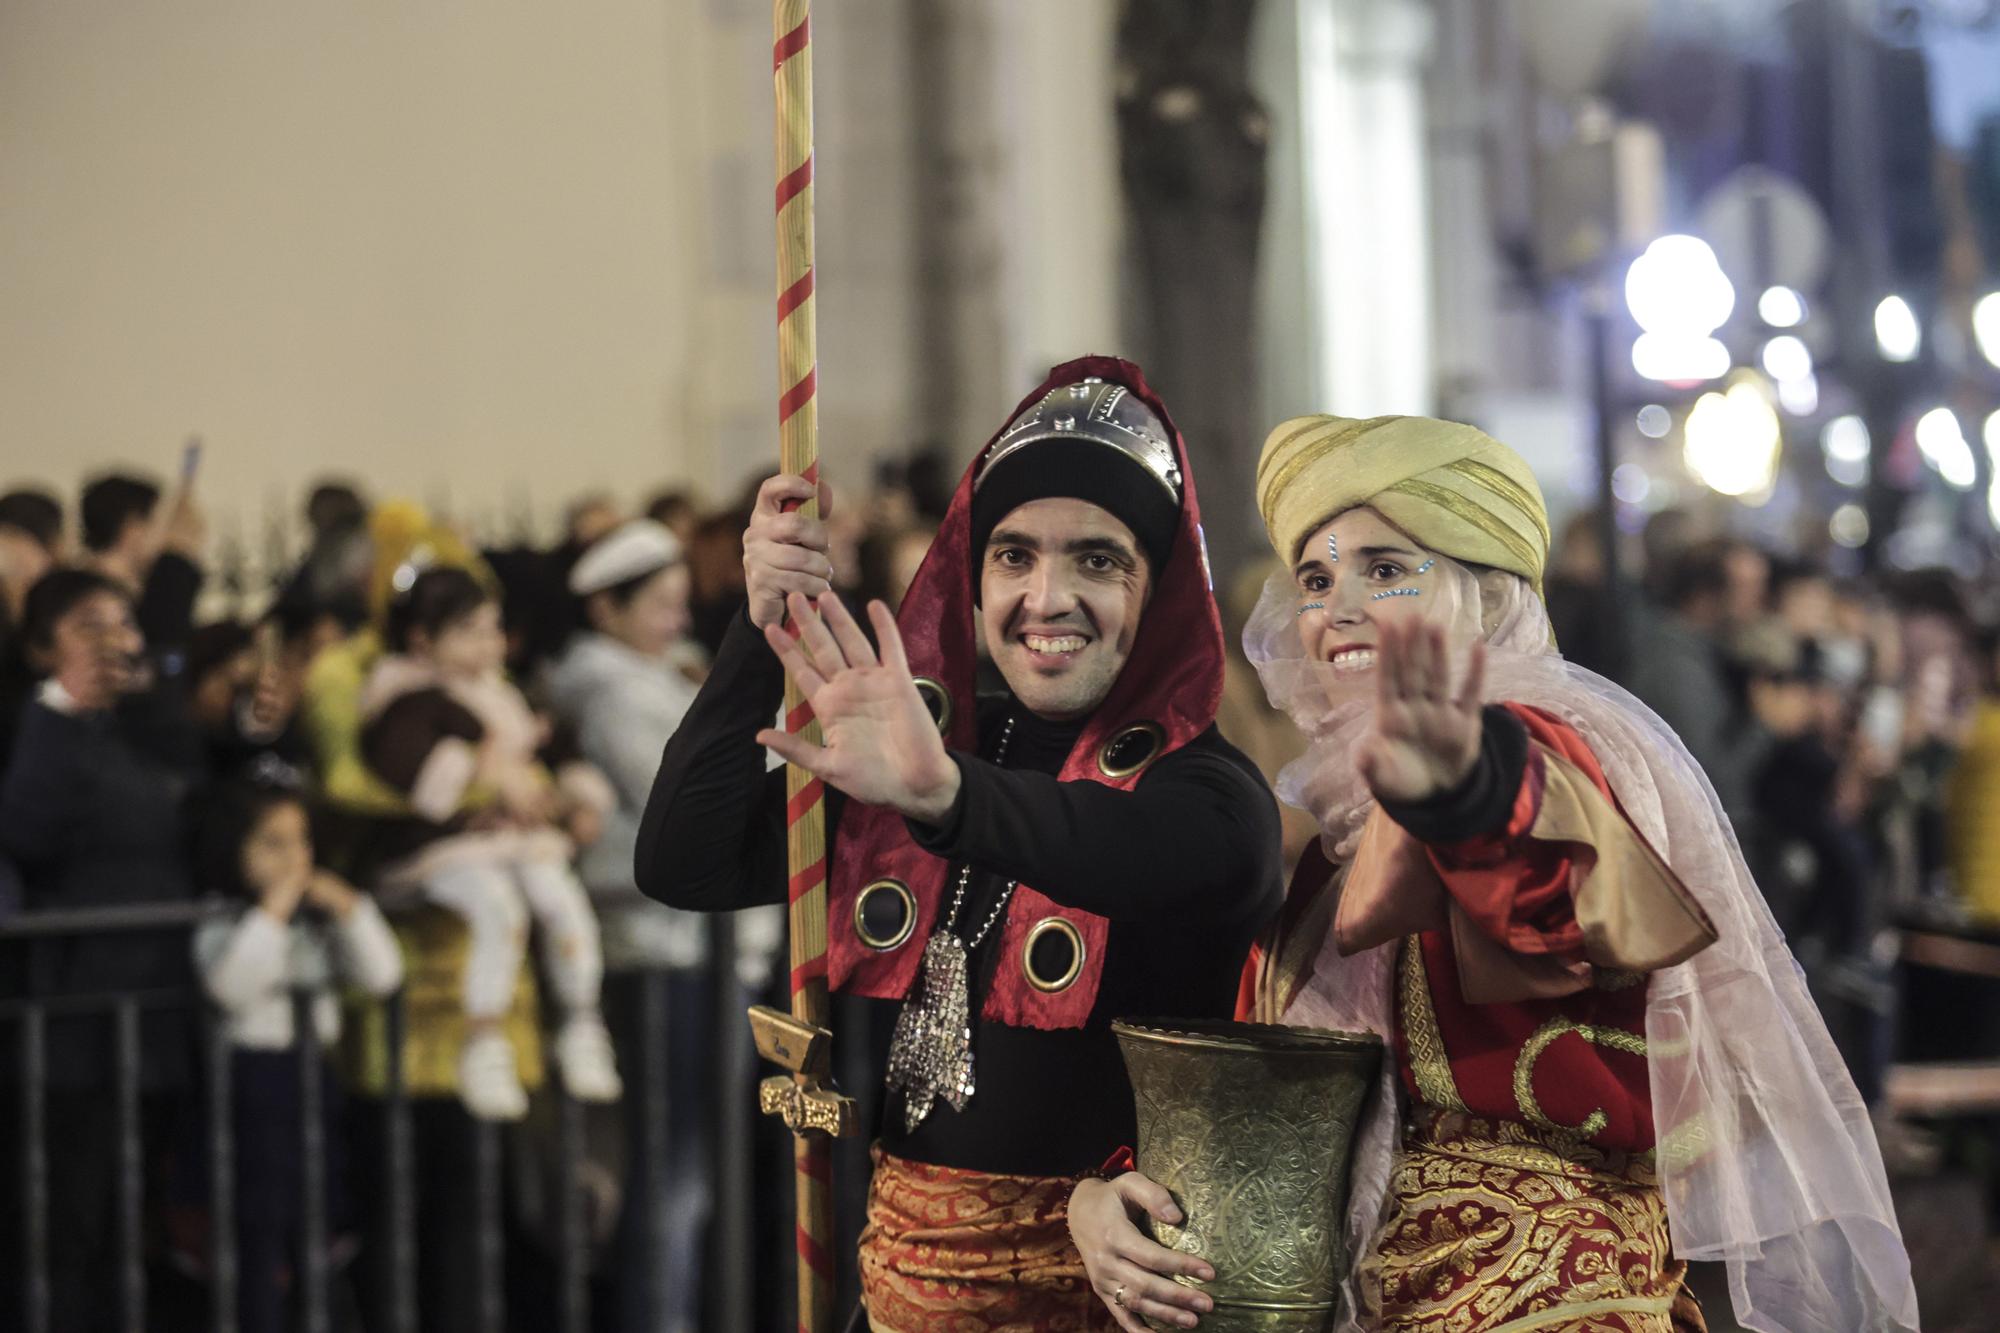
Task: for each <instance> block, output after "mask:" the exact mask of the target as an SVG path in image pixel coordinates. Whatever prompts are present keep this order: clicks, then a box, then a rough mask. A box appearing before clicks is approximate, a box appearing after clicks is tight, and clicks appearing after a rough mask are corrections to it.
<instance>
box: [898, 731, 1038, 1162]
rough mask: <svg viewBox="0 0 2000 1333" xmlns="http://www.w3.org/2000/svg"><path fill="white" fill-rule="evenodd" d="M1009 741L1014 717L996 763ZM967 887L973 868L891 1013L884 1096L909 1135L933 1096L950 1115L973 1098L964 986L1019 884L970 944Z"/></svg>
mask: <svg viewBox="0 0 2000 1333" xmlns="http://www.w3.org/2000/svg"><path fill="white" fill-rule="evenodd" d="M1013 738H1014V719H1013V718H1012V717H1009V718H1008V719H1007V723H1006V725H1005V726H1004V727H1002V728H1001V730H1000V752H999V754H998V755H997V756H995V758H994V761H993V762H994V763H996V764H1005V763H1006V762H1007V742H1009V741H1011V740H1012V739H1013ZM971 883H972V867H971V866H969V865H966V866H961V867H959V871H958V887H957V888H956V889H955V890H954V891H953V892H952V895H951V909H950V910H949V911H948V912H946V913H945V918H944V924H943V925H942V926H940V927H938V929H937V930H936V931H934V932H932V934H931V937H930V940H929V942H928V943H926V944H925V945H924V956H923V961H922V962H921V963H919V964H918V965H917V980H916V984H915V985H913V986H912V987H910V993H909V995H908V996H907V997H906V998H905V999H904V1000H903V1012H902V1013H900V1014H898V1015H897V1016H896V1033H895V1036H894V1037H893V1038H891V1039H890V1042H889V1073H888V1078H887V1080H886V1081H887V1084H888V1087H889V1089H890V1091H892V1092H894V1091H900V1092H901V1093H902V1094H903V1132H904V1133H906V1134H913V1133H915V1132H916V1129H917V1126H918V1125H921V1124H922V1123H923V1122H924V1117H926V1116H928V1115H929V1114H930V1113H931V1107H932V1106H933V1105H935V1104H936V1102H937V1100H938V1099H939V1098H943V1099H944V1101H945V1103H946V1105H948V1106H950V1107H951V1109H952V1110H954V1111H963V1110H964V1109H965V1104H966V1102H968V1101H970V1100H971V1099H972V1088H973V1082H972V1014H971V992H970V988H969V986H968V984H967V973H968V971H969V967H970V956H971V953H972V951H973V950H974V949H977V948H978V947H979V946H980V944H981V943H982V942H983V941H984V940H985V939H986V937H987V935H988V934H990V933H991V932H992V930H993V927H994V924H995V923H996V922H998V921H999V920H1000V917H1001V915H1002V914H1003V913H1004V912H1005V911H1006V910H1007V904H1008V903H1009V902H1010V901H1011V900H1012V899H1013V897H1014V886H1015V885H1016V884H1018V883H1020V881H1019V880H1009V881H1008V882H1007V887H1006V888H1004V889H1002V890H1001V891H1000V897H999V899H998V900H997V901H996V902H995V903H994V904H993V910H992V911H990V912H988V913H987V914H986V920H985V921H984V922H982V923H980V927H979V929H978V930H977V931H976V932H975V933H974V934H973V936H972V938H971V939H970V940H967V941H965V942H963V943H961V942H960V940H959V938H958V914H959V911H960V909H962V908H963V907H964V906H965V891H966V888H967V886H969V885H970V884H971Z"/></svg>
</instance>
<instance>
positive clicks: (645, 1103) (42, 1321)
mask: <svg viewBox="0 0 2000 1333" xmlns="http://www.w3.org/2000/svg"><path fill="white" fill-rule="evenodd" d="M211 910H213V909H212V908H211V907H209V906H207V905H205V904H202V903H170V904H159V905H146V906H136V907H118V908H103V909H96V910H87V911H43V912H32V913H24V914H20V915H16V916H13V917H10V918H7V919H4V920H0V950H5V949H11V948H15V947H18V946H19V945H21V944H24V943H30V942H32V941H36V940H56V939H75V938H81V937H88V936H103V935H113V934H132V933H141V932H166V931H174V932H179V933H182V934H184V935H185V934H189V933H191V931H192V929H193V928H194V926H195V925H197V924H198V923H199V922H201V921H202V920H203V919H205V917H206V915H207V913H208V912H209V911H211ZM712 924H713V927H714V928H713V930H712V935H711V938H712V941H713V943H714V944H715V945H716V946H718V947H717V948H716V949H715V950H714V954H713V958H714V968H713V970H714V976H715V978H716V980H715V994H716V998H717V1001H718V1004H717V1013H718V1014H719V1015H721V1018H720V1020H719V1021H720V1023H721V1024H722V1025H724V1031H725V1032H726V1031H728V1030H729V1029H728V1027H727V1025H728V1024H729V1022H730V1020H731V1019H732V1018H733V1017H735V1016H736V1015H738V1014H739V1013H740V1010H741V1004H740V992H739V991H738V989H737V987H736V983H735V967H734V954H735V948H734V932H733V923H732V922H730V921H729V920H728V919H727V918H726V917H719V918H715V919H714V921H713V923H712ZM639 981H640V992H641V1011H640V1021H639V1031H640V1034H641V1038H640V1043H639V1044H640V1047H641V1049H640V1050H639V1051H638V1052H636V1053H635V1054H636V1055H637V1056H638V1057H639V1058H638V1059H637V1060H636V1062H635V1063H636V1066H637V1067H636V1068H634V1069H631V1070H629V1071H628V1080H627V1092H626V1096H627V1098H633V1097H636V1098H637V1099H638V1103H639V1104H638V1106H637V1107H636V1116H635V1117H634V1119H635V1120H636V1124H637V1126H638V1134H637V1136H636V1139H635V1142H634V1145H633V1146H634V1148H635V1150H636V1151H637V1152H638V1153H639V1154H641V1156H640V1158H639V1163H640V1169H639V1170H638V1171H637V1172H636V1173H635V1175H636V1176H637V1178H638V1179H640V1180H643V1181H645V1182H646V1185H645V1193H642V1194H640V1195H637V1196H635V1197H633V1198H630V1199H628V1200H627V1201H626V1207H628V1208H634V1207H636V1208H638V1209H640V1210H641V1213H640V1216H641V1218H642V1219H643V1225H644V1227H645V1232H644V1243H643V1248H644V1251H645V1252H646V1253H647V1254H659V1253H661V1252H662V1250H663V1249H664V1245H665V1240H666V1238H665V1237H664V1236H663V1235H661V1234H659V1231H660V1227H659V1220H658V1219H659V1215H660V1214H659V1208H658V1206H657V1203H658V1201H657V1200H656V1199H655V1198H653V1197H652V1195H651V1191H652V1189H653V1188H654V1185H655V1183H656V1182H657V1181H658V1179H659V1172H658V1171H657V1170H656V1169H655V1168H656V1166H657V1164H659V1163H661V1162H663V1161H665V1160H666V1154H667V1150H668V1144H667V1130H666V1124H667V1096H668V1088H667V1079H666V1058H665V1052H666V1034H667V1013H666V1009H667V988H666V977H665V974H664V973H659V972H643V973H640V974H639ZM294 1004H295V1006H296V1007H295V1010H294V1016H295V1022H294V1036H295V1041H296V1046H295V1050H296V1054H297V1057H298V1060H297V1069H298V1079H299V1101H300V1126H301V1128H300V1141H299V1153H300V1162H301V1168H302V1182H301V1206H302V1212H303V1228H304V1231H303V1235H302V1237H301V1242H300V1249H301V1250H302V1252H303V1253H302V1254H301V1255H300V1256H299V1258H300V1264H299V1268H298V1271H297V1274H296V1280H297V1285H298V1291H299V1298H298V1305H299V1309H300V1313H301V1318H302V1321H303V1322H302V1324H301V1327H302V1328H304V1329H305V1330H306V1333H331V1330H332V1319H333V1313H332V1293H331V1274H330V1273H329V1271H328V1262H327V1260H328V1255H327V1239H328V1238H327V1235H326V1206H325V1205H326V1199H327V1189H328V1181H327V1175H326V1164H327V1144H326V1143H325V1142H324V1141H323V1134H324V1129H323V1120H322V1115H323V1110H324V1098H325V1089H324V1087H323V1084H322V1080H323V1078H324V1066H323V1063H322V1060H321V1054H322V1052H321V1048H320V1044H319V1035H318V1030H317V1028H316V1027H315V1026H314V1024H313V1022H312V1021H311V998H310V995H309V994H307V993H303V992H302V993H300V994H299V995H297V996H295V997H294ZM384 1004H385V1007H386V1013H385V1027H384V1036H385V1044H386V1046H387V1048H388V1050H387V1054H388V1068H387V1078H386V1083H385V1088H384V1093H383V1098H382V1108H383V1122H384V1134H383V1136H382V1137H383V1146H382V1160H381V1163H380V1165H381V1169H382V1172H383V1177H382V1189H383V1193H384V1198H385V1206H384V1209H383V1212H384V1215H385V1218H384V1220H385V1222H386V1232H385V1234H382V1235H379V1236H375V1237H373V1239H375V1240H376V1241H377V1243H380V1244H383V1245H384V1247H385V1251H386V1253H385V1254H384V1255H383V1256H382V1269H381V1271H382V1272H383V1274H384V1281H383V1286H384V1288H385V1293H384V1299H383V1300H382V1301H381V1303H380V1307H379V1309H378V1310H376V1311H373V1312H371V1313H370V1314H369V1315H364V1317H363V1319H362V1321H361V1322H362V1325H363V1326H364V1327H366V1328H369V1329H374V1328H378V1327H379V1328H384V1329H387V1330H389V1331H390V1333H417V1330H418V1327H419V1320H418V1308H419V1307H418V1292H417V1258H418V1238H417V1235H416V1224H417V1201H416V1197H415V1185H416V1167H417V1160H416V1140H415V1134H414V1128H413V1125H412V1121H411V1099H410V1097H409V1093H408V1089H407V1086H406V1083H405V1071H404V1068H403V1046H404V1041H403V1038H404V1031H405V1014H404V1010H403V997H402V995H401V993H400V992H399V993H397V994H395V995H392V996H390V997H389V998H388V999H387V1000H386V1001H384ZM187 1009H194V1010H196V1011H198V1012H199V1013H201V1014H202V1016H203V1020H204V1021H203V1024H202V1049H203V1056H204V1059H203V1063H204V1066H205V1073H206V1090H205V1096H206V1099H207V1111H208V1143H207V1148H208V1154H209V1181H208V1189H209V1194H210V1199H209V1209H210V1220H211V1226H210V1231H211V1242H210V1246H211V1248H210V1262H209V1272H208V1287H209V1313H210V1318H209V1328H210V1329H211V1330H213V1333H235V1330H236V1328H237V1310H236V1285H237V1270H238V1258H239V1256H238V1248H239V1239H240V1238H239V1234H238V1230H237V1226H236V1219H235V1218H234V1216H233V1214H234V1207H235V1188H234V1187H235V1170H234V1167H235V1161H234V1159H235V1147H236V1144H235V1118H234V1116H233V1114H232V1107H231V1089H230V1064H231V1061H230V1054H231V1048H230V1045H229V1041H228V1038H227V1030H226V1027H225V1025H224V1023H223V1022H222V1021H221V1018H220V1015H219V1014H218V1013H217V1012H216V1011H215V1010H214V1008H213V1007H212V1006H210V1005H209V1004H208V1003H207V1002H206V999H205V997H204V996H203V995H202V994H201V992H200V989H199V986H198V984H197V985H189V986H187V987H183V988H176V989H170V990H147V991H124V992H107V993H103V994H93V995H63V996H38V995H24V996H18V997H9V998H6V999H4V1000H0V1025H6V1026H12V1027H13V1028H14V1029H15V1030H16V1032H17V1033H18V1036H19V1068H18V1077H19V1089H18V1093H19V1108H18V1109H19V1114H20V1123H21V1131H22V1132H21V1141H20V1143H19V1145H18V1150H19V1153H20V1167H21V1181H22V1192H23V1195H24V1197H23V1198H22V1199H21V1200H20V1201H19V1210H18V1213H17V1216H19V1217H20V1218H21V1219H22V1222H23V1226H22V1232H23V1244H22V1251H21V1253H20V1255H19V1256H18V1260H19V1263H20V1265H21V1268H20V1276H21V1283H20V1286H21V1289H22V1305H23V1308H22V1309H21V1310H19V1311H18V1312H7V1311H0V1327H8V1328H17V1329H20V1330H23V1333H51V1323H50V1320H51V1304H52V1303H51V1295H52V1292H51V1288H50V1274H49V1259H50V1254H49V1202H50V1200H49V1159H48V1143H47V1140H48V1128H49V1126H48V1123H47V1115H46V1099H47V1083H48V1054H49V1052H48V1040H47V1026H48V1020H49V1018H50V1017H51V1016H54V1015H64V1016H67V1015H98V1014H101V1015H105V1016H107V1018H108V1021H109V1022H110V1023H111V1024H112V1028H113V1033H114V1036H115V1059H114V1063H115V1078H114V1087H113V1089H112V1091H113V1094H114V1104H115V1107H116V1126H117V1145H116V1154H117V1164H118V1169H117V1207H116V1210H115V1216H116V1239H117V1246H116V1249H117V1254H118V1261H117V1271H116V1289H117V1292H118V1297H119V1308H120V1325H119V1326H120V1327H121V1328H122V1329H124V1330H127V1331H128V1333H145V1330H146V1329H147V1328H148V1321H147V1286H146V1252H145V1226H144V1223H145V1204H146V1200H145V1197H144V1191H145V1183H144V1181H145V1162H144V1160H143V1157H144V1153H143V1144H142V1136H141V1118H140V1065H141V1053H140V1017H141V1015H142V1014H143V1013H148V1012H155V1011H171V1010H187ZM714 1050H715V1052H716V1056H715V1059H716V1069H715V1076H716V1077H715V1080H714V1083H713V1084H712V1085H711V1086H712V1088H713V1089H714V1092H713V1095H714V1097H715V1098H716V1103H717V1105H716V1111H717V1115H716V1124H717V1142H716V1143H715V1144H714V1145H713V1147H714V1150H715V1156H714V1160H715V1163H716V1181H715V1197H714V1203H713V1213H712V1216H711V1219H710V1236H711V1241H710V1251H711V1255H712V1258H711V1261H710V1263H709V1264H708V1265H707V1272H706V1273H705V1274H704V1281H705V1282H707V1283H710V1284H713V1285H714V1286H715V1287H716V1291H715V1295H714V1299H713V1302H712V1304H711V1306H710V1309H711V1311H712V1315H713V1319H712V1326H713V1327H714V1328H715V1329H716V1330H717V1333H749V1329H750V1326H751V1317H752V1316H751V1288H750V1283H751V1271H750V1270H751V1265H750V1264H749V1262H748V1258H749V1256H750V1254H751V1253H752V1246H751V1242H750V1233H751V1222H750V1218H751V1212H752V1209H751V1170H750V1153H751V1150H752V1145H751V1139H750V1131H749V1129H748V1125H749V1121H748V1119H747V1115H748V1112H747V1110H746V1106H745V1102H744V1098H743V1097H742V1096H741V1095H740V1093H738V1092H736V1091H735V1089H738V1088H747V1087H748V1086H749V1082H750V1078H751V1070H750V1060H749V1053H748V1041H747V1038H746V1039H745V1040H743V1041H740V1042H739V1041H731V1040H718V1041H717V1042H716V1043H715V1045H714ZM554 1095H555V1097H556V1099H557V1115H558V1145H559V1146H558V1157H557V1160H558V1170H557V1185H558V1190H559V1201H558V1205H557V1210H556V1217H557V1226H556V1235H557V1244H556V1276H557V1300H556V1315H557V1322H556V1325H555V1327H556V1329H557V1330H558V1333H586V1330H588V1329H589V1328H590V1327H591V1326H592V1324H591V1303H590V1269H591V1263H590V1237H589V1235H588V1233H587V1228H588V1221H587V1219H586V1216H585V1208H584V1195H583V1190H582V1188H581V1184H580V1176H581V1170H580V1168H581V1165H582V1162H583V1157H584V1146H585V1145H584V1113H583V1108H582V1107H581V1106H580V1105H578V1104H577V1103H576V1102H575V1101H574V1100H573V1099H571V1098H570V1097H568V1096H567V1095H566V1094H564V1093H562V1092H561V1090H560V1084H559V1083H557V1084H556V1087H555V1089H554ZM467 1123H468V1125H469V1127H470V1129H469V1132H470V1133H471V1134H472V1136H473V1142H472V1161H473V1164H474V1166H473V1171H472V1173H471V1175H472V1178H471V1180H470V1182H469V1183H468V1188H469V1189H470V1191H471V1194H472V1197H473V1202H474V1209H473V1212H474V1217H475V1227H476V1239H475V1241H474V1245H473V1253H474V1256H475V1263H474V1287H475V1289H474V1291H473V1292H471V1293H469V1294H468V1295H469V1298H470V1300H471V1302H472V1303H473V1305H474V1308H475V1309H476V1310H477V1312H478V1319H477V1326H478V1327H479V1328H480V1329H481V1330H488V1331H491V1333H499V1331H500V1330H503V1329H505V1328H506V1327H507V1314H506V1310H505V1293H506V1274H505V1271H504V1258H505V1228H504V1224H503V1221H502V1216H501V1213H502V1163H501V1156H502V1154H501V1147H502V1143H501V1134H500V1127H499V1126H497V1125H495V1124H493V1123H491V1122H482V1121H475V1120H468V1122H467ZM355 1166H356V1167H357V1168H359V1169H365V1165H364V1164H362V1163H359V1162H357V1163H355ZM14 1206H15V1205H14V1202H13V1201H11V1200H0V1207H9V1208H12V1207H14ZM12 1260H13V1257H12V1256H9V1257H8V1258H7V1259H0V1263H5V1262H12ZM648 1267H649V1268H651V1267H653V1266H652V1265H649V1266H648ZM648 1280H649V1281H653V1278H652V1276H651V1275H650V1274H649V1276H648ZM655 1294H657V1293H655ZM517 1322H518V1321H517Z"/></svg>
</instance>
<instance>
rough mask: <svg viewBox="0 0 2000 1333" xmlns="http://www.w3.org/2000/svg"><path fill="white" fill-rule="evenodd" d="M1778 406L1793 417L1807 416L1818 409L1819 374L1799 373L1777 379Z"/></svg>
mask: <svg viewBox="0 0 2000 1333" xmlns="http://www.w3.org/2000/svg"><path fill="white" fill-rule="evenodd" d="M1778 406H1780V407H1782V408H1784V409H1785V410H1786V411H1787V412H1790V413H1791V414H1792V415H1793V416H1795V417H1809V416H1811V415H1812V414H1813V413H1815V412H1817V411H1819V376H1817V375H1801V376H1800V377H1799V378H1797V379H1792V380H1779V381H1778Z"/></svg>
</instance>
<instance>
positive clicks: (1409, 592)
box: [1368, 588, 1423, 602]
mask: <svg viewBox="0 0 2000 1333" xmlns="http://www.w3.org/2000/svg"><path fill="white" fill-rule="evenodd" d="M1421 596H1423V594H1422V593H1421V592H1419V591H1418V590H1417V589H1415V588H1384V589H1383V590H1382V591H1381V592H1378V593H1376V594H1375V595H1374V596H1373V597H1370V598H1369V599H1368V600H1369V601H1371V602H1379V601H1381V600H1382V599H1383V598H1384V597H1421Z"/></svg>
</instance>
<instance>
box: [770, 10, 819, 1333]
mask: <svg viewBox="0 0 2000 1333" xmlns="http://www.w3.org/2000/svg"><path fill="white" fill-rule="evenodd" d="M771 31H772V37H773V42H772V47H771V70H772V86H773V89H774V91H775V93H776V100H777V134H776V148H777V164H776V165H777V188H776V191H775V195H774V198H775V203H776V209H777V241H778V251H777V253H778V291H777V296H778V390H779V398H778V430H779V440H780V457H781V466H782V467H783V469H784V470H785V471H786V472H791V473H796V474H797V475H799V476H802V477H804V478H806V479H807V480H808V481H812V482H815V483H816V482H817V481H818V480H819V403H818V391H819V373H818V352H817V337H816V331H815V324H814V309H815V301H814V297H813V289H814V282H813V145H812V24H811V0H774V3H773V5H772V10H771ZM799 508H801V509H802V510H804V511H805V513H806V514H807V515H809V516H812V517H817V516H818V513H819V502H818V499H817V498H816V497H815V498H814V499H811V500H808V501H806V502H805V503H804V504H803V505H801V506H799ZM785 730H786V731H788V732H791V733H794V734H801V735H804V736H806V737H807V738H808V739H810V740H813V741H817V740H818V739H819V728H818V725H817V724H816V723H815V722H814V721H813V717H812V710H811V709H810V708H809V707H807V706H806V702H805V699H804V697H803V696H802V695H801V694H800V692H799V688H798V686H797V684H795V683H794V682H791V681H787V682H786V685H785ZM785 785H786V792H787V801H786V807H785V819H786V830H785V841H786V855H787V860H788V862H789V868H790V869H789V879H790V882H789V893H790V900H791V914H790V927H791V929H790V936H791V973H792V1014H793V1016H794V1017H796V1018H798V1019H801V1020H802V1021H804V1022H807V1023H812V1024H814V1025H816V1026H821V1027H824V1026H825V1025H826V1023H827V1018H828V1006H827V992H826V950H827V937H826V931H827V920H826V911H827V905H826V793H825V789H824V788H823V787H822V786H821V784H820V783H819V782H818V781H817V780H816V779H814V778H813V777H812V775H811V774H809V773H806V772H805V771H804V770H802V769H799V768H796V767H792V768H790V769H788V770H787V773H786V784H785ZM801 1081H804V1080H803V1079H802V1080H801ZM792 1142H793V1184H794V1186H795V1188H796V1191H797V1203H798V1217H797V1223H798V1225H797V1236H798V1284H799V1293H798V1294H799V1303H798V1319H799V1324H798V1326H799V1330H800V1333H832V1330H833V1327H834V1312H833V1289H834V1288H833V1263H832V1258H831V1254H832V1247H833V1192H832V1179H831V1178H832V1169H831V1144H830V1143H829V1142H828V1140H827V1138H826V1136H825V1135H823V1134H799V1135H797V1136H796V1137H795V1138H794V1139H793V1141H792Z"/></svg>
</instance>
